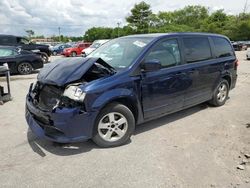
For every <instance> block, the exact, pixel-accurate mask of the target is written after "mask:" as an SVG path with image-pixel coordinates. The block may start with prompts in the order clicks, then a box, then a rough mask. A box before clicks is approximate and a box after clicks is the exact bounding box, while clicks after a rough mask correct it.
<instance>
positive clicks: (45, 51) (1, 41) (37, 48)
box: [0, 34, 51, 63]
mask: <svg viewBox="0 0 250 188" xmlns="http://www.w3.org/2000/svg"><path fill="white" fill-rule="evenodd" d="M0 45H2V46H16V47H21V48H22V49H23V50H29V51H33V52H35V53H37V54H39V55H40V56H41V58H42V59H43V62H44V63H47V62H48V61H49V57H50V55H51V52H50V50H49V46H47V45H42V44H34V43H32V42H30V41H29V40H28V39H26V38H24V37H19V36H14V35H2V34H0Z"/></svg>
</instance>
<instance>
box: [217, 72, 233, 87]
mask: <svg viewBox="0 0 250 188" xmlns="http://www.w3.org/2000/svg"><path fill="white" fill-rule="evenodd" d="M225 76H229V77H230V80H231V81H232V74H231V73H230V71H229V70H223V71H221V72H220V77H219V80H218V81H217V82H216V83H215V84H214V86H213V91H214V90H215V89H216V87H217V86H218V84H219V82H220V80H221V79H222V78H223V77H225Z"/></svg>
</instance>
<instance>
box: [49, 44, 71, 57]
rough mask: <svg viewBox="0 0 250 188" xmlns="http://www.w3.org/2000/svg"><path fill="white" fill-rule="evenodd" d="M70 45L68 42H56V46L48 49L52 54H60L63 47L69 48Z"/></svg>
mask: <svg viewBox="0 0 250 188" xmlns="http://www.w3.org/2000/svg"><path fill="white" fill-rule="evenodd" d="M71 47H72V46H71V45H69V44H58V45H56V46H53V47H51V48H50V50H51V53H52V54H53V55H58V54H62V52H63V50H64V49H65V48H71Z"/></svg>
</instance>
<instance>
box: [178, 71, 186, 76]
mask: <svg viewBox="0 0 250 188" xmlns="http://www.w3.org/2000/svg"><path fill="white" fill-rule="evenodd" d="M185 75H186V73H184V72H178V73H177V74H176V76H185Z"/></svg>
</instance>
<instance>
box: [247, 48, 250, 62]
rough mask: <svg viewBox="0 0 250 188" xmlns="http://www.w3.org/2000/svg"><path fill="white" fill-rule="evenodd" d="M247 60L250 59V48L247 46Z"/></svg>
mask: <svg viewBox="0 0 250 188" xmlns="http://www.w3.org/2000/svg"><path fill="white" fill-rule="evenodd" d="M247 60H250V48H247Z"/></svg>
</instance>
